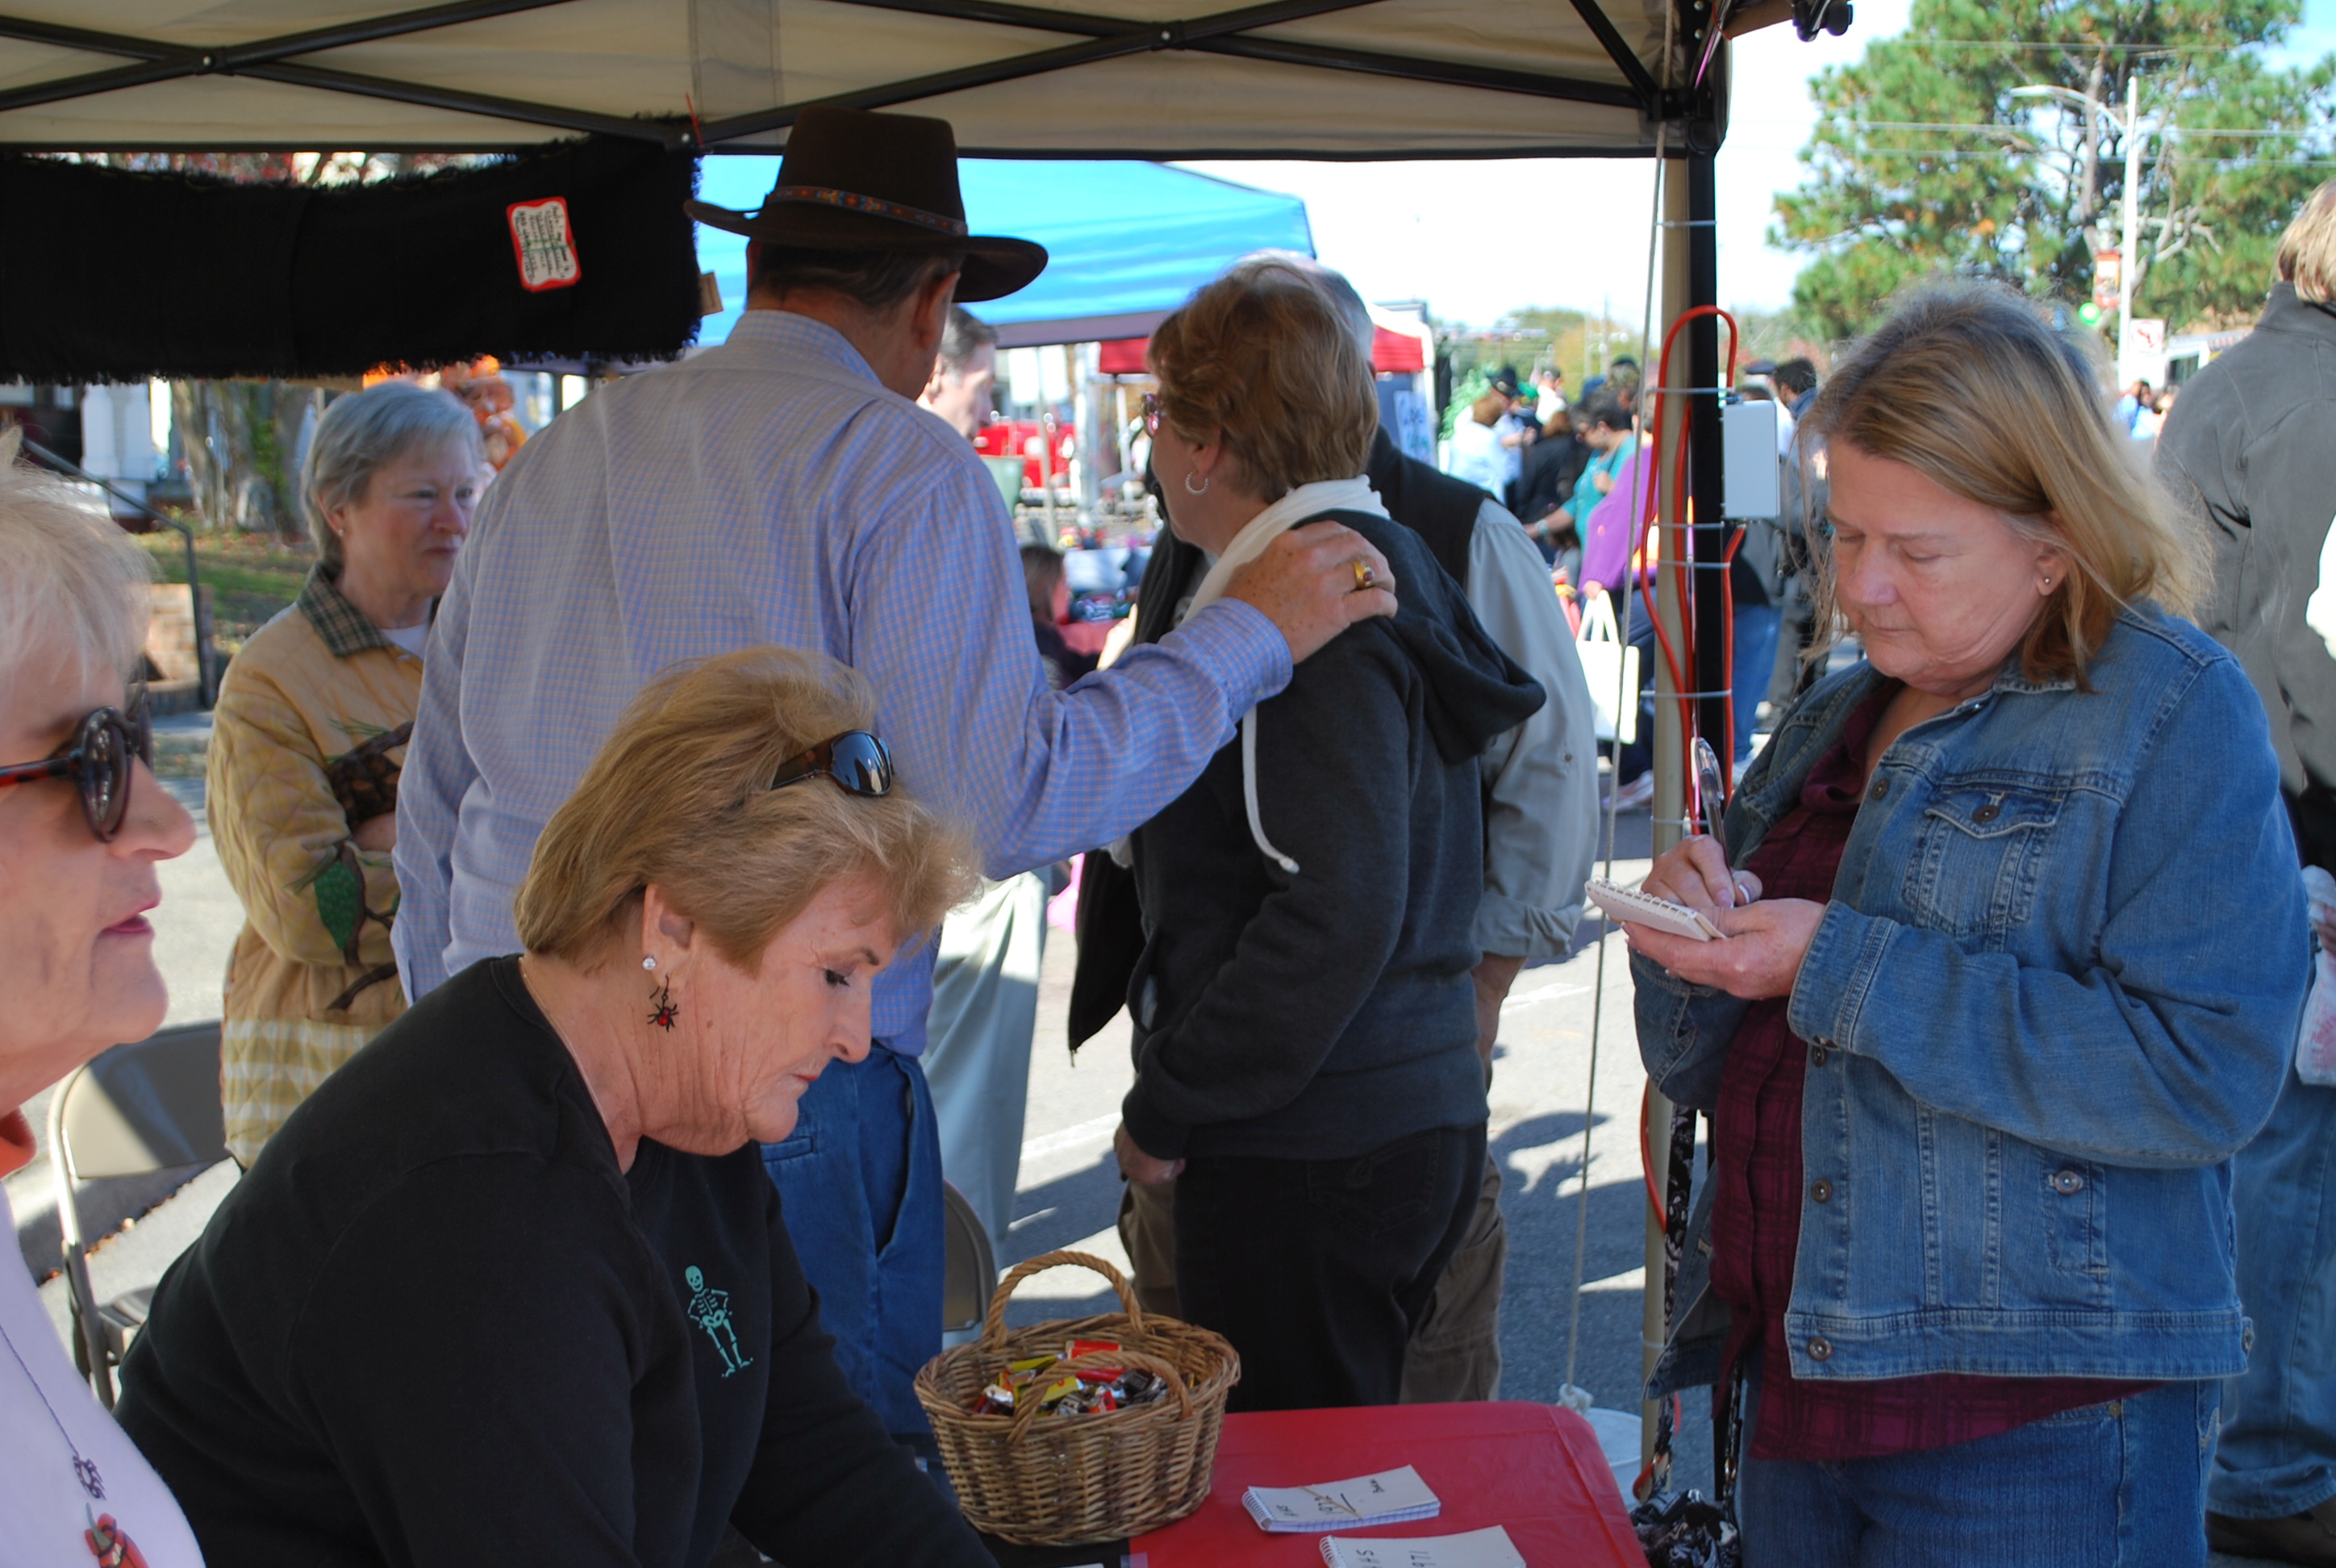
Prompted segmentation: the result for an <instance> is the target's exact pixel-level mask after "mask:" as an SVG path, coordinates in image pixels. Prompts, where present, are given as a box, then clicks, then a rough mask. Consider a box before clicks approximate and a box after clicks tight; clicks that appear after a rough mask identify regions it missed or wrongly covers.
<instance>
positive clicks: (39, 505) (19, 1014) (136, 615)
mask: <svg viewBox="0 0 2336 1568" xmlns="http://www.w3.org/2000/svg"><path fill="white" fill-rule="evenodd" d="M16 443H17V437H16V435H15V433H14V432H11V433H7V434H6V435H5V436H0V561H5V563H6V564H5V567H0V672H5V677H4V678H0V998H5V1001H6V1005H5V1007H0V1174H6V1173H8V1172H11V1171H15V1170H18V1169H21V1168H22V1167H23V1166H24V1165H26V1164H30V1163H31V1161H32V1159H33V1155H34V1148H33V1134H32V1129H31V1127H30V1126H29V1125H27V1124H26V1121H25V1117H24V1112H23V1111H22V1110H21V1109H20V1107H21V1106H23V1105H24V1103H25V1102H26V1101H28V1100H30V1099H31V1098H32V1097H33V1096H34V1095H36V1094H38V1093H39V1092H40V1091H42V1090H43V1089H45V1088H48V1087H49V1086H51V1085H53V1084H54V1083H56V1082H57V1080H58V1079H60V1078H62V1077H63V1076H65V1075H66V1074H67V1073H70V1072H71V1071H73V1068H75V1067H77V1066H80V1065H81V1064H82V1063H83V1062H85V1061H87V1060H89V1059H90V1058H91V1057H94V1056H96V1055H97V1054H98V1053H99V1052H100V1051H102V1050H104V1049H105V1048H106V1047H108V1046H112V1045H113V1044H116V1043H117V1042H119V1041H122V1040H140V1039H143V1038H145V1037H147V1036H148V1035H150V1034H152V1033H153V1032H154V1027H155V1026H156V1025H158V1024H160V1023H161V1021H162V1014H163V1011H164V1009H165V1008H166V1007H167V1006H168V1005H169V1000H170V998H169V996H168V993H167V992H166V991H165V990H164V989H163V985H162V977H161V973H160V972H159V971H158V970H157V969H155V967H154V931H153V928H152V927H151V926H150V925H149V924H148V923H147V921H146V911H148V910H151V909H152V908H153V907H154V906H155V905H156V904H157V903H159V902H160V901H161V887H160V884H159V882H158V881H157V878H156V876H155V871H154V867H155V864H156V862H161V861H166V860H170V859H171V858H172V857H174V856H177V855H181V854H184V853H185V852H187V849H188V847H189V846H190V845H191V844H192V843H193V842H194V837H195V834H194V823H192V822H190V820H189V819H188V816H187V813H186V812H185V811H184V810H183V809H182V808H180V805H179V803H178V802H176V801H174V800H172V799H171V798H170V795H168V794H165V793H164V792H163V790H162V789H161V786H160V785H159V784H156V783H155V782H154V775H153V774H152V773H151V772H150V771H149V769H148V767H147V765H146V761H145V756H144V753H145V751H146V749H147V741H146V735H145V725H144V717H143V707H142V704H141V702H140V701H139V700H137V696H135V695H134V694H133V689H132V688H131V687H128V686H126V685H125V683H124V677H125V675H127V674H128V673H129V672H131V671H134V670H136V669H137V668H138V667H140V663H141V645H142V643H143V641H144V632H145V625H146V584H147V581H148V579H149V577H150V575H151V573H150V570H149V568H148V566H147V562H146V558H145V555H144V553H143V552H142V551H141V550H139V549H138V547H137V546H136V545H134V544H132V543H131V541H129V539H128V538H126V537H125V536H124V535H123V534H122V531H120V530H119V529H117V528H115V527H114V526H113V525H112V523H111V522H110V521H107V520H106V519H105V517H104V516H103V515H102V513H92V511H89V510H88V509H87V508H85V507H84V506H83V504H82V503H81V501H80V499H79V498H78V497H77V496H75V495H74V494H73V492H71V491H69V490H66V489H65V488H63V486H62V485H59V484H56V483H54V482H50V481H48V480H46V479H44V478H43V477H41V476H40V475H39V474H38V473H37V472H35V471H34V470H33V469H31V468H29V467H25V466H23V465H20V464H19V463H17V461H16ZM0 1219H5V1220H8V1221H9V1222H10V1223H9V1224H8V1226H7V1229H6V1232H5V1233H6V1234H9V1235H14V1234H15V1224H14V1222H13V1216H11V1215H10V1214H9V1213H8V1203H7V1199H6V1197H5V1195H0ZM0 1522H5V1528H6V1532H7V1535H6V1544H5V1547H0V1555H5V1556H7V1557H8V1559H9V1561H11V1562H15V1561H19V1560H21V1561H24V1562H28V1563H30V1562H38V1563H88V1562H91V1561H92V1560H95V1561H100V1562H106V1563H140V1562H142V1563H145V1564H146V1565H147V1568H193V1565H195V1564H200V1563H201V1561H202V1555H201V1553H200V1551H198V1550H197V1548H196V1545H195V1540H194V1537H193V1535H192V1534H190V1533H189V1531H188V1528H187V1523H186V1520H185V1519H184V1518H182V1517H181V1516H180V1512H179V1508H178V1505H177V1504H175V1503H174V1502H173V1501H172V1500H171V1497H170V1492H169V1491H168V1489H166V1488H165V1487H164V1485H163V1484H162V1482H161V1479H160V1478H158V1477H157V1476H156V1475H155V1474H154V1472H153V1471H152V1470H151V1469H150V1468H149V1467H148V1466H147V1464H146V1462H145V1461H144V1460H143V1459H142V1458H141V1457H140V1456H139V1454H138V1451H137V1449H135V1448H134V1447H132V1446H131V1443H130V1440H129V1439H128V1438H127V1437H123V1436H122V1432H121V1430H120V1428H118V1427H115V1426H114V1424H113V1421H112V1417H108V1416H107V1415H106V1413H105V1412H104V1410H102V1408H100V1407H99V1406H98V1403H97V1399H96V1397H95V1396H94V1395H93V1394H92V1393H91V1391H90V1387H89V1384H88V1382H87V1381H86V1380H85V1379H83V1378H82V1377H81V1376H80V1375H79V1374H78V1373H76V1372H75V1371H74V1370H73V1363H72V1362H71V1361H69V1360H67V1359H66V1358H65V1352H64V1347H63V1345H61V1344H60V1343H59V1342H58V1339H57V1334H56V1330H55V1329H54V1328H53V1327H51V1326H50V1322H49V1316H48V1312H47V1311H46V1310H45V1309H44V1308H43V1306H42V1305H41V1300H40V1297H39V1295H38V1294H37V1293H36V1292H35V1291H34V1289H33V1281H32V1280H31V1278H30V1276H28V1275H27V1274H26V1273H25V1272H24V1270H22V1269H19V1268H15V1267H14V1266H10V1267H5V1268H0ZM18 1553H21V1558H20V1557H19V1556H18V1555H16V1554H18ZM107 1553H117V1554H116V1555H111V1556H109V1555H107Z"/></svg>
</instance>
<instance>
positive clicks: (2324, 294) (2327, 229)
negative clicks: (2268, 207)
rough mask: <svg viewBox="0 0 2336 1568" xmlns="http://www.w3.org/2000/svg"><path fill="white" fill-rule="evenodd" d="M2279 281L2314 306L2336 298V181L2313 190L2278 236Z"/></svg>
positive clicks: (2296, 295)
mask: <svg viewBox="0 0 2336 1568" xmlns="http://www.w3.org/2000/svg"><path fill="white" fill-rule="evenodd" d="M2279 280H2280V281H2281V282H2282V283H2292V284H2294V285H2295V297H2297V298H2298V299H2308V300H2310V301H2311V302H2312V304H2314V305H2326V304H2328V303H2330V302H2331V301H2336V180H2330V181H2328V182H2327V183H2326V184H2325V185H2322V186H2321V188H2320V189H2319V190H2315V191H2313V192H2312V196H2311V199H2310V200H2307V201H2305V202H2304V204H2303V209H2302V211H2300V212H2298V213H2297V214H2296V215H2295V220H2294V221H2293V222H2292V223H2290V224H2289V225H2288V226H2287V231H2286V232H2285V233H2284V234H2282V235H2281V236H2280V237H2279Z"/></svg>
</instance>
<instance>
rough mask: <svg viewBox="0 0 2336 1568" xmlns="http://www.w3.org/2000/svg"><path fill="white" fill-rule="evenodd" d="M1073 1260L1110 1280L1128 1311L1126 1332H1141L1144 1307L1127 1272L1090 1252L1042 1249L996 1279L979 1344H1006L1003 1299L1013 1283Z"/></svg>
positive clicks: (1008, 1297)
mask: <svg viewBox="0 0 2336 1568" xmlns="http://www.w3.org/2000/svg"><path fill="white" fill-rule="evenodd" d="M1072 1263H1075V1264H1076V1265H1077V1266H1078V1267H1080V1268H1082V1269H1092V1270H1094V1271H1095V1272H1096V1273H1098V1274H1101V1275H1102V1276H1103V1277H1104V1278H1105V1279H1106V1280H1108V1281H1111V1288H1112V1289H1113V1290H1116V1291H1118V1292H1119V1305H1120V1310H1123V1311H1124V1312H1125V1313H1126V1314H1127V1329H1128V1332H1129V1333H1131V1334H1141V1333H1142V1332H1144V1308H1143V1306H1142V1305H1141V1304H1140V1303H1139V1302H1138V1301H1137V1300H1136V1299H1135V1287H1134V1286H1133V1285H1131V1284H1129V1283H1128V1282H1127V1276H1126V1275H1124V1274H1123V1273H1121V1272H1120V1271H1118V1270H1117V1269H1114V1268H1113V1267H1112V1266H1111V1265H1110V1264H1109V1263H1107V1262H1105V1261H1104V1260H1103V1259H1101V1258H1098V1257H1096V1256H1095V1254H1094V1253H1093V1252H1072V1251H1060V1252H1041V1253H1039V1254H1038V1255H1037V1257H1035V1258H1032V1259H1030V1260H1029V1261H1027V1262H1021V1263H1017V1264H1016V1265H1014V1271H1013V1272H1011V1273H1009V1274H1007V1276H1006V1278H1005V1279H1003V1280H1001V1281H998V1290H997V1291H996V1293H995V1294H993V1295H992V1296H991V1297H990V1298H989V1312H988V1316H987V1317H986V1318H985V1319H984V1320H983V1321H982V1328H981V1348H982V1349H985V1350H990V1351H997V1350H1003V1349H1005V1348H1006V1303H1007V1301H1008V1300H1011V1299H1012V1298H1013V1295H1014V1290H1015V1287H1017V1285H1019V1284H1021V1283H1022V1281H1025V1280H1027V1279H1028V1278H1029V1277H1030V1276H1031V1275H1033V1274H1040V1273H1044V1272H1046V1271H1047V1270H1048V1269H1055V1268H1060V1267H1062V1266H1063V1265H1065V1264H1072Z"/></svg>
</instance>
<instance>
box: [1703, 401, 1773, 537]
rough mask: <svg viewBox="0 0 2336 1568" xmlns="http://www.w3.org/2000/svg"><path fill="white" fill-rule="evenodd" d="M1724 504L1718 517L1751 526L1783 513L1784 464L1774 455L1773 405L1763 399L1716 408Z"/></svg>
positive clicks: (1721, 405) (1722, 405)
mask: <svg viewBox="0 0 2336 1568" xmlns="http://www.w3.org/2000/svg"><path fill="white" fill-rule="evenodd" d="M1719 445H1720V461H1721V463H1724V464H1725V465H1726V473H1727V476H1728V477H1727V485H1726V504H1725V505H1723V506H1722V507H1721V509H1720V515H1722V516H1723V517H1728V518H1731V519H1737V520H1740V521H1746V522H1750V521H1756V520H1759V519H1769V520H1773V519H1775V518H1776V517H1777V516H1778V515H1780V514H1781V513H1782V512H1783V511H1784V498H1783V495H1782V493H1781V492H1782V489H1783V481H1784V467H1783V462H1782V460H1781V459H1780V458H1779V457H1778V455H1777V453H1776V404H1773V403H1770V402H1767V400H1765V399H1757V400H1755V399H1747V400H1746V401H1744V402H1742V403H1723V404H1720V405H1719Z"/></svg>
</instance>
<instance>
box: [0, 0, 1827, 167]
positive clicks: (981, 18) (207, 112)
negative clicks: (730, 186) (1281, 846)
mask: <svg viewBox="0 0 2336 1568" xmlns="http://www.w3.org/2000/svg"><path fill="white" fill-rule="evenodd" d="M5 3H6V0H0V4H5ZM1210 4H1211V0H1080V4H1079V5H1076V6H1073V5H1020V4H1007V3H1006V0H461V3H457V4H453V5H436V6H432V7H428V8H426V9H421V10H412V11H401V12H395V13H391V12H389V10H388V8H387V7H386V6H385V5H384V4H383V3H382V0H15V4H10V5H7V14H6V15H0V147H13V148H17V149H26V150H34V149H41V150H57V151H103V150H134V151H162V150H170V149H189V150H196V149H199V150H202V151H236V150H255V149H292V150H317V149H346V150H356V149H365V150H369V151H397V150H404V151H423V150H432V149H442V150H452V149H463V150H481V149H492V148H506V147H516V146H521V145H525V144H527V143H530V142H537V141H548V140H552V139H557V138H560V137H563V136H571V135H574V134H576V133H578V132H579V131H592V132H599V133H602V134H613V135H619V136H629V137H640V138H644V139H648V140H653V141H663V142H665V143H666V144H667V145H669V146H675V147H698V146H702V147H703V148H704V149H705V150H706V151H771V150H772V149H774V148H775V147H779V146H783V145H784V141H785V136H786V128H787V127H788V126H789V125H790V124H792V123H793V119H794V117H795V115H797V114H798V113H800V112H802V111H803V109H804V108H806V107H809V106H811V105H813V104H819V103H830V104H842V105H847V106H851V107H855V108H888V109H898V110H901V111H905V112H918V113H926V114H938V115H941V116H944V117H945V118H947V119H949V121H950V122H953V123H954V124H955V126H956V128H957V135H958V142H959V147H960V149H961V150H962V151H965V152H967V153H968V154H972V155H980V156H989V157H1039V158H1045V157H1066V156H1079V157H1087V158H1096V157H1112V158H1118V157H1128V158H1153V159H1167V158H1183V157H1194V158H1198V157H1213V158H1222V157H1241V156H1255V157H1275V158H1353V159H1360V158H1374V159H1377V158H1451V157H1493V156H1501V157H1523V156H1537V155H1538V156H1602V157H1612V156H1631V155H1638V156H1644V155H1646V154H1648V153H1650V152H1651V151H1653V150H1654V146H1655V137H1656V123H1657V117H1658V114H1659V112H1660V113H1667V114H1668V115H1669V116H1670V117H1672V118H1674V119H1679V118H1682V117H1684V116H1686V115H1687V114H1689V112H1690V111H1689V99H1690V94H1689V93H1686V92H1678V91H1674V92H1672V93H1669V94H1668V95H1666V94H1665V93H1664V92H1663V91H1662V90H1661V89H1660V87H1659V85H1658V83H1659V82H1660V81H1661V80H1663V79H1665V77H1666V75H1668V79H1669V80H1670V81H1673V82H1676V83H1683V84H1684V83H1687V82H1688V81H1689V77H1690V76H1691V75H1692V74H1694V73H1695V68H1696V67H1697V66H1698V64H1699V61H1698V54H1699V53H1700V51H1699V48H1698V45H1699V44H1700V35H1699V34H1700V31H1701V29H1702V28H1703V27H1704V26H1705V25H1706V24H1707V18H1708V15H1709V11H1708V7H1707V6H1706V5H1702V4H1697V3H1695V0H1685V3H1683V5H1682V9H1681V12H1680V15H1679V24H1678V27H1677V31H1676V37H1675V42H1674V49H1675V55H1674V62H1673V66H1672V69H1671V70H1670V71H1669V73H1665V72H1664V71H1663V69H1662V62H1661V59H1660V55H1661V52H1662V48H1663V42H1664V33H1665V15H1664V13H1665V4H1664V0H1604V3H1602V4H1601V0H1270V3H1268V4H1264V5H1244V6H1239V7H1237V8H1232V9H1222V10H1212V9H1210V8H1209V6H1210ZM1801 4H1802V5H1803V7H1804V9H1806V8H1808V7H1809V6H1810V5H1823V4H1824V0H1801ZM1790 7H1791V0H1766V3H1765V4H1762V5H1758V6H1757V7H1753V8H1751V9H1749V10H1747V14H1746V15H1743V16H1741V17H1739V18H1738V19H1737V20H1736V21H1734V22H1732V23H1730V24H1728V30H1730V31H1740V30H1741V29H1742V27H1743V25H1744V24H1745V23H1747V22H1754V21H1757V22H1767V21H1773V20H1781V19H1783V17H1784V16H1785V15H1787V14H1788V13H1789V11H1790ZM1835 8H1836V9H1844V7H1840V6H1839V5H1837V4H1836V6H1835ZM1720 9H1721V10H1722V11H1723V12H1724V11H1726V10H1727V9H1728V7H1727V6H1726V5H1721V6H1720ZM1179 11H1185V12H1187V14H1184V15H1175V14H1173V13H1176V12H1179ZM1720 70H1724V64H1723V65H1721V66H1719V67H1718V68H1716V69H1715V70H1714V71H1713V72H1712V73H1711V75H1712V76H1713V77H1717V76H1718V72H1719V71H1720ZM1715 85H1717V83H1716V82H1715V81H1712V80H1707V81H1706V82H1705V83H1704V86H1705V88H1706V89H1707V90H1708V89H1710V88H1711V87H1713V86H1715ZM1701 96H1702V97H1703V101H1704V103H1705V105H1706V113H1707V115H1708V114H1709V107H1708V106H1709V105H1710V104H1712V103H1713V102H1718V103H1723V104H1724V102H1725V99H1726V93H1725V89H1724V87H1722V88H1720V90H1719V91H1718V93H1710V92H1708V91H1707V92H1706V93H1704V94H1702V95H1701ZM1712 129H1713V130H1714V131H1716V130H1717V127H1716V126H1714V127H1713V128H1712ZM1711 139H1712V141H1713V142H1714V144H1715V145H1716V141H1717V137H1716V135H1714V136H1713V137H1712V138H1711ZM1680 144H1681V137H1680V136H1679V135H1677V134H1674V135H1673V136H1672V137H1671V138H1670V145H1671V146H1672V147H1674V148H1676V147H1679V145H1680Z"/></svg>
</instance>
